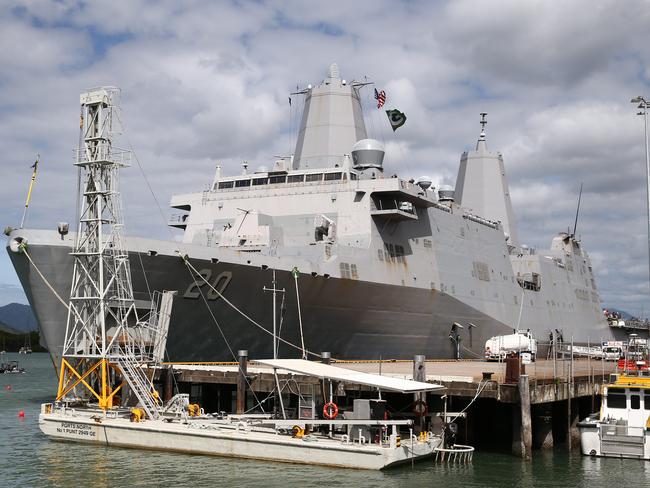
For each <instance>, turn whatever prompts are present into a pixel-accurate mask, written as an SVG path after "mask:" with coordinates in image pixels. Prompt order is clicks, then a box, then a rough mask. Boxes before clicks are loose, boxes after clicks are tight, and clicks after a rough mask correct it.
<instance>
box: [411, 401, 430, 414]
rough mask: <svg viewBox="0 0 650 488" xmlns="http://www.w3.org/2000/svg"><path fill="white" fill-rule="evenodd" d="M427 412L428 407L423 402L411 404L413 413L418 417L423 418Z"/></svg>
mask: <svg viewBox="0 0 650 488" xmlns="http://www.w3.org/2000/svg"><path fill="white" fill-rule="evenodd" d="M428 412H429V406H428V405H427V402H425V401H424V400H418V401H416V402H415V403H414V404H413V413H415V415H417V416H418V417H424V416H425V415H426V414H427V413H428Z"/></svg>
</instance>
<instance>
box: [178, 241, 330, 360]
mask: <svg viewBox="0 0 650 488" xmlns="http://www.w3.org/2000/svg"><path fill="white" fill-rule="evenodd" d="M177 252H178V251H177ZM178 254H179V256H180V257H181V259H182V260H183V262H184V263H185V265H186V266H187V267H188V268H189V269H191V270H192V271H193V272H194V273H195V274H196V275H197V276H198V277H200V278H201V280H203V283H205V284H206V285H208V286H209V287H210V289H211V290H212V291H213V292H215V293H216V294H217V295H219V297H220V298H221V299H222V300H223V301H224V302H225V303H226V304H228V305H229V306H230V307H231V308H232V309H233V310H235V311H236V312H237V313H239V314H240V315H241V316H242V317H244V318H245V319H246V320H248V321H249V322H250V323H252V324H253V325H254V326H256V327H257V328H258V329H260V330H262V331H263V332H265V333H266V334H269V335H271V336H272V335H273V332H272V331H270V330H268V329H267V328H266V327H264V326H263V325H260V324H259V323H257V322H256V321H255V320H253V319H252V318H251V317H249V316H248V315H247V314H246V313H245V312H243V311H242V310H240V309H239V308H237V306H236V305H235V304H234V303H232V302H231V301H230V300H228V299H227V298H226V297H225V296H224V295H223V294H222V293H221V292H220V291H219V290H217V289H216V288H215V287H214V286H212V285H211V284H210V282H209V281H208V280H206V279H205V276H203V275H202V274H201V273H199V272H198V271H197V270H196V268H195V267H194V266H192V263H190V262H189V260H188V259H187V256H186V255H185V256H184V255H182V254H180V252H178ZM195 283H196V280H195ZM196 284H197V285H198V283H196ZM201 286H203V285H201ZM199 291H200V287H199ZM206 306H207V305H206ZM208 310H210V308H209V306H208ZM210 313H211V314H212V311H210ZM213 317H214V316H213ZM277 339H278V340H279V341H281V342H283V343H285V344H286V345H287V346H290V347H293V348H294V349H298V350H299V351H301V352H304V353H305V354H311V355H312V356H315V357H318V358H319V357H321V355H320V354H317V353H315V352H312V351H309V350H307V349H304V348H302V347H300V346H298V345H296V344H294V343H293V342H289V341H287V340H286V339H282V338H281V337H278V338H277Z"/></svg>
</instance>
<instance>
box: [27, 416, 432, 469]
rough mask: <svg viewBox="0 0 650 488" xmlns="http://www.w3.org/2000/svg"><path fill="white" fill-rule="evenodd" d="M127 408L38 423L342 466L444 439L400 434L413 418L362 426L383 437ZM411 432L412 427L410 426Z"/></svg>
mask: <svg viewBox="0 0 650 488" xmlns="http://www.w3.org/2000/svg"><path fill="white" fill-rule="evenodd" d="M130 417H131V413H130V411H129V410H128V409H126V410H125V409H122V410H118V411H104V410H101V409H96V410H93V409H83V410H78V409H73V408H66V407H65V406H55V405H53V404H51V403H49V404H44V405H43V406H42V411H41V415H40V417H39V426H40V428H41V430H42V431H43V433H44V434H46V435H47V436H48V437H50V438H52V439H56V440H64V441H75V442H86V443H91V444H100V445H107V446H116V447H130V448H138V449H153V450H165V451H177V452H186V453H192V454H207V455H215V456H225V457H236V458H248V459H261V460H267V461H279V462H289V463H299V464H312V465H326V466H335V467H341V468H358V469H376V470H378V469H384V468H388V467H391V466H395V465H397V464H402V463H408V462H411V461H416V460H419V459H422V458H425V457H431V456H432V455H433V453H434V450H435V449H436V448H437V447H439V446H440V445H441V442H442V441H441V438H440V437H439V436H434V435H432V434H427V435H426V436H422V435H420V436H417V437H416V436H415V435H413V434H411V438H410V439H408V438H407V439H400V434H399V433H398V428H399V427H401V426H408V425H409V424H410V423H411V422H410V421H408V420H387V421H365V422H363V424H364V427H368V426H375V427H378V428H380V429H381V430H382V431H383V432H385V435H382V436H381V437H380V438H379V439H377V442H373V439H364V438H363V436H358V435H357V436H356V438H354V436H352V435H350V434H347V433H346V434H333V435H332V436H331V437H330V436H329V435H328V434H320V433H317V434H307V435H305V434H304V432H305V428H306V427H308V426H309V427H312V428H313V427H318V426H332V427H336V428H337V430H338V429H340V428H343V429H345V430H346V431H348V432H351V430H352V428H355V427H356V428H361V427H360V426H359V424H360V422H359V421H354V420H330V421H309V423H305V422H304V421H298V420H290V421H285V420H274V419H271V418H265V419H262V418H257V419H255V418H253V419H251V418H241V417H239V418H238V417H236V416H233V417H226V418H223V419H217V418H209V417H205V418H203V417H199V418H182V417H179V418H177V419H170V418H164V417H163V418H161V419H158V420H147V421H144V422H133V421H131V420H130ZM411 432H412V431H411Z"/></svg>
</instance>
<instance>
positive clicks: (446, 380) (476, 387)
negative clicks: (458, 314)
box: [154, 356, 616, 459]
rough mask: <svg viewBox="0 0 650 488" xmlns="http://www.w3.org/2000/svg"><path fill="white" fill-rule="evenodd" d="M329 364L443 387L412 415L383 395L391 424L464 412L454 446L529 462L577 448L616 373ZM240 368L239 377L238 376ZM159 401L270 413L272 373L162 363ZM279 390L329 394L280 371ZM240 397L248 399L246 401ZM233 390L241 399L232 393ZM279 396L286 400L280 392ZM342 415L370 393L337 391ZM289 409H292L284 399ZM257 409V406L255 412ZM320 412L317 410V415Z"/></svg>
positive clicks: (477, 365) (427, 423) (559, 362)
mask: <svg viewBox="0 0 650 488" xmlns="http://www.w3.org/2000/svg"><path fill="white" fill-rule="evenodd" d="M422 360H423V357H422V356H416V357H415V358H414V360H412V361H406V360H399V361H397V360H384V361H332V364H334V365H341V366H342V367H345V368H349V369H354V370H358V371H361V372H367V373H375V374H381V375H386V376H393V377H399V378H406V379H413V378H414V377H417V378H418V379H426V381H428V382H432V383H437V384H440V385H443V386H444V387H445V389H444V390H441V391H440V392H435V393H429V394H428V395H426V397H425V398H424V401H425V403H426V406H427V408H426V411H425V412H422V411H417V412H416V411H415V410H414V409H413V404H414V403H415V402H417V400H418V399H414V398H413V396H412V395H411V396H408V395H396V394H389V395H384V398H385V399H386V400H387V402H388V406H389V411H390V412H391V413H392V415H395V417H405V418H413V417H416V418H420V419H421V420H420V422H421V423H420V425H422V428H426V429H434V430H435V429H438V428H441V425H442V419H441V415H440V414H441V412H443V411H445V410H446V411H447V412H463V415H462V416H459V417H458V418H457V419H456V422H457V424H458V425H459V433H458V440H459V442H462V443H464V444H471V445H474V446H477V447H478V448H479V449H480V448H485V449H501V450H503V449H510V450H511V451H512V452H513V454H515V455H517V456H520V457H522V458H524V459H530V457H531V456H532V452H533V450H534V449H544V448H550V447H553V446H554V445H556V444H563V445H565V446H566V447H567V448H569V449H571V448H572V447H576V446H577V445H578V442H579V435H578V431H577V422H578V420H580V419H581V418H584V417H586V416H587V415H589V414H590V413H592V412H594V411H597V410H598V408H599V406H600V394H599V392H600V388H601V386H602V385H603V384H606V383H608V382H609V381H610V375H611V374H612V373H615V366H616V364H615V363H610V362H605V361H602V360H595V359H590V358H583V359H571V358H570V357H567V358H566V359H560V358H558V359H555V360H554V359H539V360H537V361H536V362H534V363H531V364H527V365H522V364H521V361H520V359H519V358H510V359H509V360H508V361H509V364H508V363H506V362H501V363H497V362H486V361H480V360H460V361H454V360H444V361H442V360H429V361H426V360H425V361H422ZM242 369H243V371H244V372H245V374H244V375H242V374H240V371H241V370H242ZM154 377H155V380H156V382H157V384H158V386H159V388H160V389H161V390H162V393H163V396H164V397H166V398H169V397H171V395H172V393H173V392H175V391H180V392H183V393H189V394H190V396H191V397H192V401H197V402H199V403H201V405H202V406H203V407H204V408H205V410H206V411H208V412H211V411H226V412H239V413H242V412H243V411H246V410H247V409H248V410H250V409H252V408H255V406H256V405H257V404H258V403H259V402H260V401H261V400H262V399H264V402H263V403H261V405H262V407H261V408H264V409H265V411H269V410H270V409H272V408H274V407H273V406H272V403H271V400H269V398H271V395H270V394H271V392H273V390H274V389H275V388H276V386H277V384H276V379H275V375H274V374H273V370H272V369H271V368H270V367H267V366H264V365H261V364H257V363H255V361H254V360H247V359H246V358H244V357H242V358H240V362H239V363H235V362H233V363H167V364H165V365H163V367H162V368H158V369H157V370H156V372H155V376H154ZM278 378H279V379H280V381H281V382H282V383H283V384H286V385H290V384H291V385H293V386H292V387H290V388H289V391H292V392H293V393H296V388H302V389H305V388H307V390H309V389H310V388H311V390H310V391H311V393H313V397H314V398H315V399H316V400H315V403H316V404H317V405H322V403H323V401H322V399H323V398H324V397H325V396H326V395H327V394H328V393H327V392H326V390H325V387H324V385H323V384H322V382H321V381H319V380H318V379H316V378H311V377H310V378H308V377H303V376H301V375H299V374H294V373H290V372H288V371H281V370H279V371H278ZM244 390H245V391H246V394H245V395H244V393H243V392H244ZM238 391H239V394H237V392H238ZM285 394H287V395H288V396H290V394H289V393H288V392H287V391H285ZM335 394H336V398H337V402H338V403H339V404H340V405H341V407H342V408H344V407H345V405H347V404H349V403H351V401H352V399H354V398H361V397H366V398H368V397H373V395H376V392H373V391H371V389H370V388H368V387H364V386H361V385H350V384H345V385H336V392H335ZM287 404H290V401H289V399H287ZM258 408H259V407H258ZM317 411H318V409H317Z"/></svg>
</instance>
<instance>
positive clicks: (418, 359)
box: [413, 354, 447, 432]
mask: <svg viewBox="0 0 650 488" xmlns="http://www.w3.org/2000/svg"><path fill="white" fill-rule="evenodd" d="M425 360H426V357H425V356H424V355H423V354H416V355H415V356H413V381H420V382H422V383H426V381H427V367H426V363H425ZM415 402H416V403H417V402H424V403H425V404H426V402H427V397H426V393H416V394H415ZM444 422H447V419H444ZM423 430H424V414H423V415H420V423H419V432H422V431H423Z"/></svg>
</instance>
